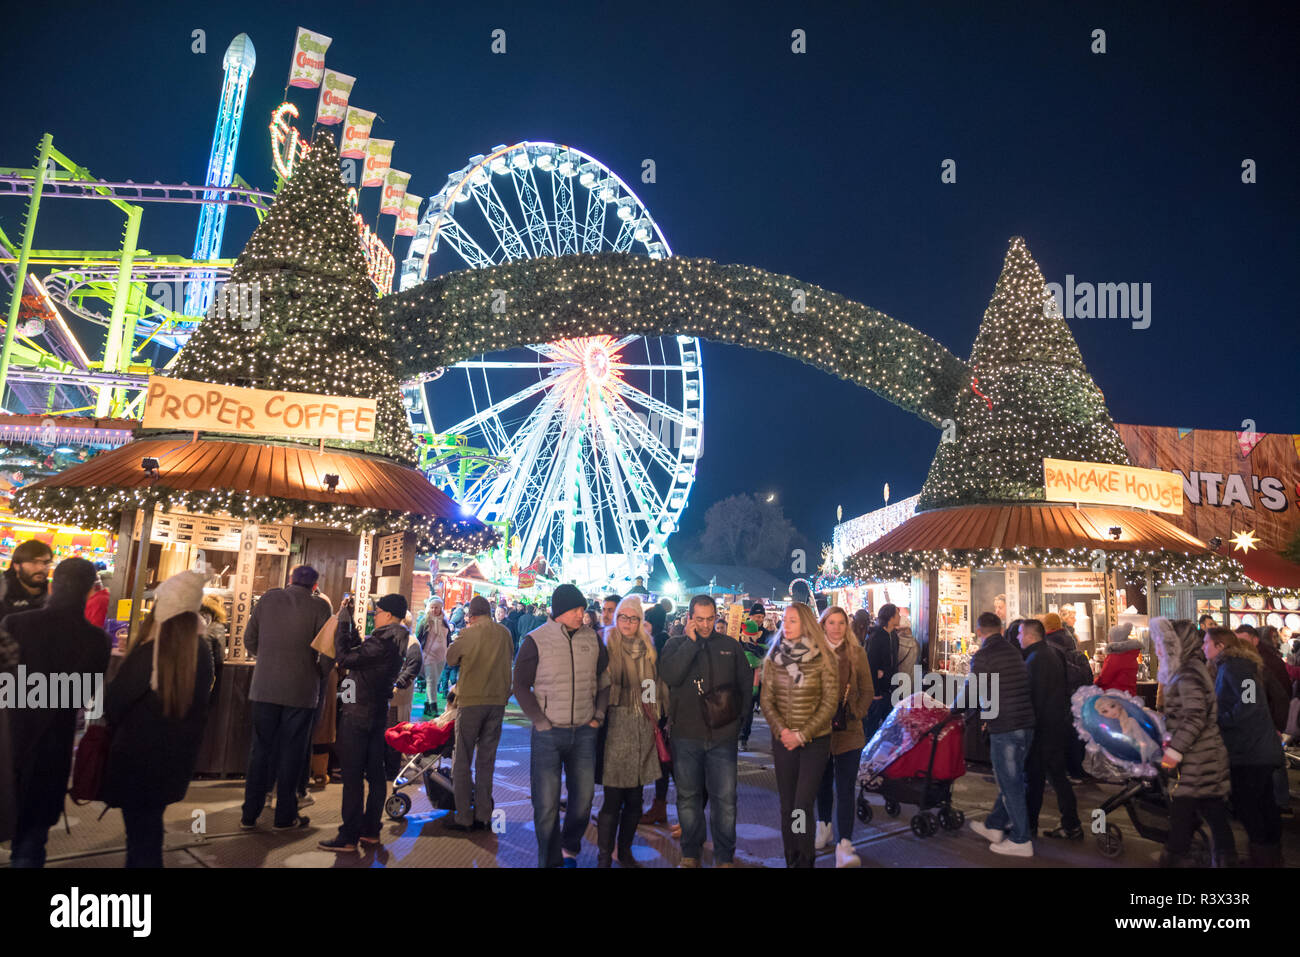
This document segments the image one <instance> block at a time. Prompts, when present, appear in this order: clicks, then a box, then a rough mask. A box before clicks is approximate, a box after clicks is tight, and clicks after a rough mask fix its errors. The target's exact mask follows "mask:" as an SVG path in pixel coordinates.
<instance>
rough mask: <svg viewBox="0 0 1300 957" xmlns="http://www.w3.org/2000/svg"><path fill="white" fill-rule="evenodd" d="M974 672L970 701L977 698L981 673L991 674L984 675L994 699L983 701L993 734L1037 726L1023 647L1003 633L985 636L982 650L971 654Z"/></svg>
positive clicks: (990, 697) (991, 697) (985, 683)
mask: <svg viewBox="0 0 1300 957" xmlns="http://www.w3.org/2000/svg"><path fill="white" fill-rule="evenodd" d="M970 673H971V684H970V685H968V692H967V698H966V701H967V704H968V705H970V704H973V703H974V702H975V697H974V694H973V692H974V690H975V689H976V688H978V687H979V686H980V676H981V675H987V676H988V677H987V678H985V679H984V688H985V693H986V695H987V696H988V698H989V699H990V700H988V701H983V702H980V704H981V705H983V710H982V712H981V713H982V715H983V716H984V720H985V721H987V722H988V726H989V733H990V734H1005V733H1007V732H1009V731H1020V730H1022V729H1024V728H1032V727H1033V726H1034V703H1033V699H1032V697H1031V695H1030V691H1029V671H1028V669H1027V668H1026V667H1025V659H1024V658H1023V657H1022V656H1021V654H1020V649H1019V648H1017V647H1016V646H1015V645H1013V644H1012V643H1011V642H1009V641H1007V639H1006V638H1005V637H1003V636H1002V635H990V636H989V637H987V638H985V639H984V644H983V645H981V646H980V650H979V651H977V652H975V654H973V655H971V659H970ZM995 682H996V683H995Z"/></svg>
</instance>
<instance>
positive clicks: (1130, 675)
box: [1096, 638, 1142, 695]
mask: <svg viewBox="0 0 1300 957" xmlns="http://www.w3.org/2000/svg"><path fill="white" fill-rule="evenodd" d="M1141 658H1142V642H1140V641H1138V640H1137V639H1136V638H1125V639H1123V640H1121V641H1112V642H1111V643H1110V644H1108V645H1107V646H1106V659H1105V660H1104V661H1103V662H1102V663H1101V674H1099V675H1098V676H1097V681H1096V685H1097V687H1098V688H1101V689H1102V690H1103V691H1127V692H1128V693H1129V694H1131V695H1136V694H1137V676H1138V665H1139V664H1140V663H1141Z"/></svg>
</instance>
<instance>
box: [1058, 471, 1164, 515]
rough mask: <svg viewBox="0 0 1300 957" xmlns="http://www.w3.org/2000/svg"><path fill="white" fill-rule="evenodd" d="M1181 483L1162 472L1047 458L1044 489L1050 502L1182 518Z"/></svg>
mask: <svg viewBox="0 0 1300 957" xmlns="http://www.w3.org/2000/svg"><path fill="white" fill-rule="evenodd" d="M1181 484H1182V483H1181V482H1179V481H1178V479H1177V477H1175V476H1173V475H1170V474H1169V473H1168V472H1161V471H1159V470H1158V469H1139V468H1134V467H1133V466H1131V465H1099V464H1097V463H1096V462H1070V461H1066V460H1065V459H1043V490H1044V492H1045V493H1046V495H1045V497H1046V499H1047V501H1049V502H1088V503H1090V504H1093V505H1126V506H1130V507H1133V508H1146V509H1150V510H1152V511H1154V512H1168V513H1170V514H1172V515H1181V514H1182V511H1183V498H1182V495H1181V494H1180V492H1181V488H1180V486H1181Z"/></svg>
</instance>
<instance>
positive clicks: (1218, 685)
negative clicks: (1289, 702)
mask: <svg viewBox="0 0 1300 957" xmlns="http://www.w3.org/2000/svg"><path fill="white" fill-rule="evenodd" d="M1262 668H1263V662H1262V661H1260V657H1259V655H1258V654H1257V653H1256V652H1255V651H1254V650H1253V649H1251V648H1224V649H1222V650H1221V651H1220V652H1219V653H1218V654H1217V655H1216V656H1215V657H1214V660H1213V661H1211V662H1210V671H1211V672H1212V673H1213V675H1214V694H1215V698H1216V699H1217V700H1218V706H1219V730H1220V731H1221V732H1222V733H1223V743H1224V745H1225V746H1226V747H1227V749H1228V763H1229V764H1231V765H1232V766H1234V767H1235V766H1238V765H1252V764H1253V765H1261V764H1263V765H1268V766H1269V767H1277V766H1280V765H1281V764H1282V742H1281V739H1280V738H1279V737H1278V736H1277V732H1276V731H1274V730H1273V719H1272V718H1271V717H1270V716H1269V707H1268V701H1267V700H1266V698H1265V688H1264V687H1263V684H1264V683H1263V681H1262V680H1261V678H1260V672H1261V669H1262ZM1247 682H1250V684H1249V685H1248V684H1247ZM1248 687H1253V689H1254V694H1253V695H1247V694H1245V689H1246V688H1248ZM1247 697H1251V698H1253V700H1252V701H1246V700H1244V699H1245V698H1247Z"/></svg>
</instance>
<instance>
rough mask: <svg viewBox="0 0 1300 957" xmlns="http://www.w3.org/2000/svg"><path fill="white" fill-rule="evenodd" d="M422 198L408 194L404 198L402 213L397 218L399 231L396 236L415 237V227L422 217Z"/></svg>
mask: <svg viewBox="0 0 1300 957" xmlns="http://www.w3.org/2000/svg"><path fill="white" fill-rule="evenodd" d="M421 202H422V199H421V197H419V196H416V195H415V194H414V193H407V194H406V195H405V196H403V197H402V212H401V214H400V215H399V216H398V217H397V231H396V232H395V233H393V235H394V236H414V235H415V227H416V224H417V223H418V221H419V217H420V203H421Z"/></svg>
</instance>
